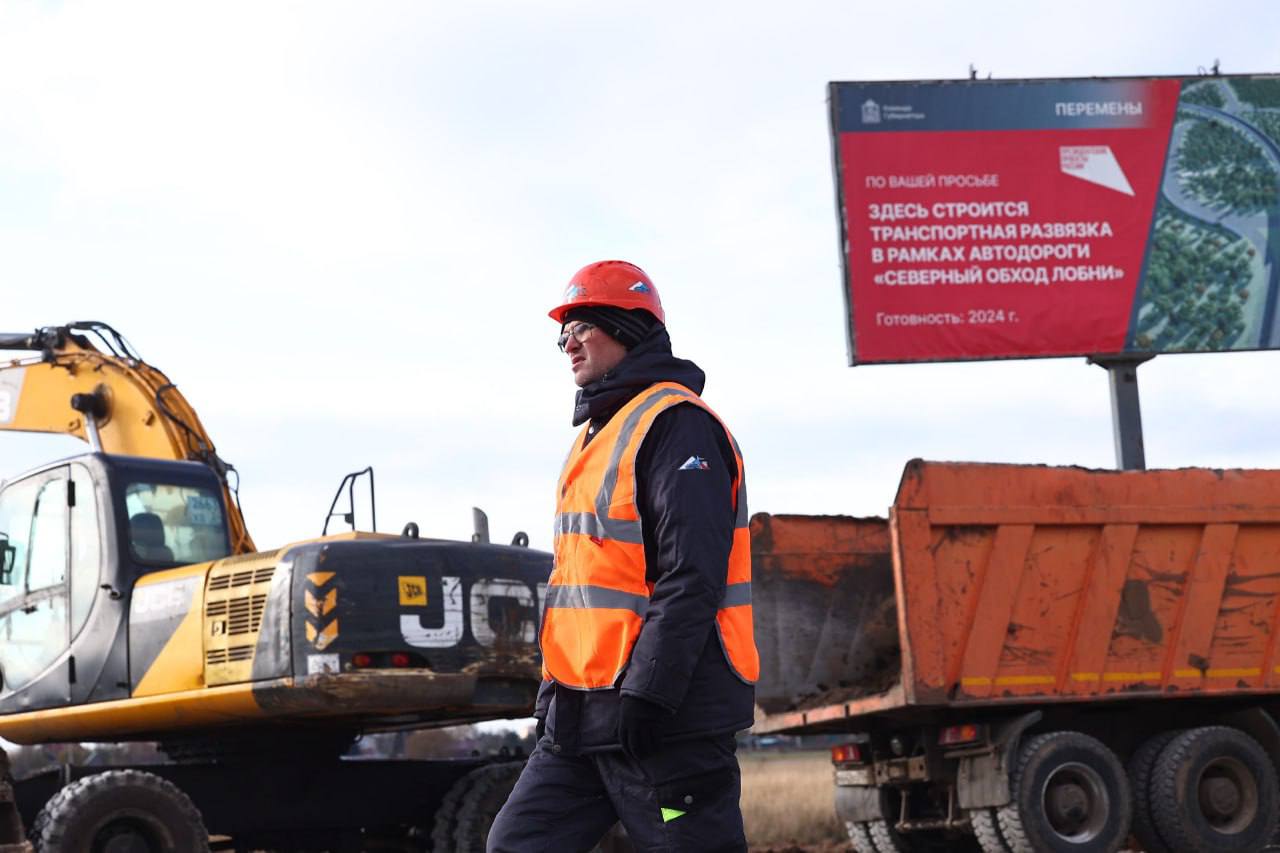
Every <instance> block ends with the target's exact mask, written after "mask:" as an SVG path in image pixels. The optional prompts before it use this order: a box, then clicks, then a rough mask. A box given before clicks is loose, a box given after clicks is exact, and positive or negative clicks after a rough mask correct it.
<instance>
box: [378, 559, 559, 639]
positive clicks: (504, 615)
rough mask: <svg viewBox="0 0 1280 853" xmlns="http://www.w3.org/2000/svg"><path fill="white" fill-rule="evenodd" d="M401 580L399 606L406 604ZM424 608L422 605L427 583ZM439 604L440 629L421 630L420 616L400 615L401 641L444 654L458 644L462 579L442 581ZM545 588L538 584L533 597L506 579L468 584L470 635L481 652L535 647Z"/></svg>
mask: <svg viewBox="0 0 1280 853" xmlns="http://www.w3.org/2000/svg"><path fill="white" fill-rule="evenodd" d="M405 580H406V579H405V578H401V579H400V581H401V583H400V603H401V604H404V594H405V586H404V581H405ZM422 580H423V581H424V590H423V599H424V600H423V603H424V604H425V598H426V591H425V578H424V579H422ZM440 587H441V592H440V600H441V603H442V604H443V609H444V619H443V621H442V624H441V625H440V626H439V627H432V628H428V627H427V626H425V625H423V624H422V615H421V614H418V613H402V614H400V634H401V636H403V637H404V641H405V642H406V643H408V644H409V645H411V646H415V647H417V648H420V649H447V648H450V647H451V646H456V645H458V643H460V642H461V641H462V637H463V634H464V627H463V618H462V612H463V601H462V598H463V590H462V579H461V578H453V577H442V578H441V579H440ZM546 592H547V585H546V584H545V583H540V584H538V586H537V593H536V601H535V592H534V589H533V588H532V587H530V586H529V584H527V583H525V582H524V581H520V580H512V579H510V578H481V579H478V580H476V581H475V582H474V583H472V584H471V590H470V596H469V597H470V601H469V602H468V604H469V607H468V608H467V609H468V610H469V611H470V614H471V635H472V636H473V637H475V639H476V642H477V643H479V644H480V645H482V646H494V645H497V644H498V643H499V642H503V643H534V642H536V641H537V639H538V622H539V620H540V619H541V617H542V609H543V607H544V606H545V602H546V598H547V595H546Z"/></svg>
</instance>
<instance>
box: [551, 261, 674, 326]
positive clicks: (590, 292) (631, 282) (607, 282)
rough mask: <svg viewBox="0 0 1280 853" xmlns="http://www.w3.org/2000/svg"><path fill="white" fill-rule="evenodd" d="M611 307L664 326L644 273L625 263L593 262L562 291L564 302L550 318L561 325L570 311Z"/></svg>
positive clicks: (654, 293) (655, 293) (663, 316)
mask: <svg viewBox="0 0 1280 853" xmlns="http://www.w3.org/2000/svg"><path fill="white" fill-rule="evenodd" d="M586 305H612V306H614V307H615V308H628V309H631V308H643V309H644V310H645V311H648V312H649V313H650V314H652V315H653V316H655V317H657V318H658V322H659V323H663V324H666V322H667V315H666V313H665V312H664V311H663V310H662V302H661V301H660V300H659V299H658V290H657V288H655V287H654V286H653V282H652V281H651V280H650V279H649V276H648V275H647V274H646V273H645V271H644V270H642V269H640V267H638V266H636V265H635V264H629V263H627V262H626V261H596V262H595V263H594V264H587V265H586V266H585V267H583V268H582V269H580V270H578V271H577V272H576V273H574V275H573V278H571V279H569V286H568V287H567V288H565V292H564V302H563V303H562V304H560V305H557V306H556V307H555V308H552V309H551V311H550V316H551V319H552V320H555V321H556V322H557V323H561V324H563V323H564V315H565V314H566V313H568V311H569V310H570V309H571V308H578V307H580V306H586Z"/></svg>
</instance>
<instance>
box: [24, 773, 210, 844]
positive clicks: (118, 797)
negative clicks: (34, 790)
mask: <svg viewBox="0 0 1280 853" xmlns="http://www.w3.org/2000/svg"><path fill="white" fill-rule="evenodd" d="M30 837H31V841H32V843H33V844H34V845H35V848H36V850H38V851H40V853H84V851H99V850H104V851H105V850H127V851H130V853H133V852H134V851H137V853H208V851H209V834H208V833H207V832H205V828H204V821H203V820H201V818H200V812H199V811H198V810H197V809H196V807H195V805H194V804H193V803H192V802H191V799H190V798H189V797H188V796H187V795H186V794H184V793H182V791H180V790H178V789H177V788H176V787H175V786H174V785H173V784H171V783H169V782H167V781H166V780H164V779H161V778H160V777H159V776H155V775H153V774H151V773H143V772H141V771H138V770H111V771H108V772H106V773H98V774H96V775H93V776H86V777H85V778H84V779H80V780H77V781H75V782H72V783H71V784H70V785H68V786H66V787H65V788H63V789H62V790H61V791H59V792H58V793H57V794H55V795H54V797H53V798H52V799H51V800H49V802H48V803H46V804H45V807H44V808H43V809H42V810H41V812H40V814H39V816H38V817H37V818H36V820H35V823H34V824H33V825H32V828H31V836H30Z"/></svg>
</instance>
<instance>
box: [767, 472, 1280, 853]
mask: <svg viewBox="0 0 1280 853" xmlns="http://www.w3.org/2000/svg"><path fill="white" fill-rule="evenodd" d="M752 536H753V559H754V589H755V596H756V603H757V606H756V613H757V626H756V632H757V641H758V643H759V646H760V650H761V658H762V669H763V672H762V678H761V684H760V687H759V691H758V695H759V702H760V706H761V709H762V710H763V711H764V717H763V719H761V720H759V721H758V723H757V725H756V732H757V733H765V732H774V733H843V734H847V735H848V737H847V742H845V743H843V744H842V745H840V746H837V747H835V748H834V749H833V750H832V754H833V760H834V763H835V785H836V787H835V791H836V808H837V812H838V813H839V815H840V817H841V819H842V820H843V821H845V823H846V826H847V828H848V830H849V835H850V838H851V840H852V842H853V845H854V847H855V849H856V850H857V851H859V853H870V851H877V852H878V853H890V851H915V850H935V849H936V850H979V849H980V850H984V851H989V853H1008V851H1015V853H1023V851H1028V852H1029V851H1038V853H1043V851H1075V853H1092V851H1114V850H1118V849H1121V848H1122V847H1124V846H1125V845H1126V843H1127V844H1129V845H1130V846H1131V847H1132V846H1140V847H1141V848H1143V849H1145V850H1147V851H1152V853H1168V851H1206V853H1207V851H1214V853H1217V851H1237V850H1240V851H1242V850H1261V849H1263V848H1264V847H1265V846H1266V845H1267V844H1268V843H1269V842H1270V841H1271V839H1272V837H1273V836H1274V835H1275V833H1276V829H1277V822H1278V821H1280V794H1278V791H1277V780H1276V771H1275V767H1276V765H1277V764H1278V763H1280V727H1277V724H1276V715H1277V714H1278V713H1280V654H1278V652H1280V650H1278V649H1277V639H1278V638H1280V634H1278V631H1277V628H1278V625H1280V471H1250V470H1230V471H1218V470H1204V469H1184V470H1174V471H1127V472H1114V471H1090V470H1084V469H1080V468H1050V467H1040V466H1021V465H986V464H955V463H931V462H922V461H918V460H917V461H913V462H911V463H910V464H909V465H908V466H907V469H906V472H905V474H904V475H903V478H902V483H901V486H900V487H899V489H898V496H897V499H896V500H895V501H894V504H893V506H892V508H891V510H890V514H889V519H888V521H885V520H884V519H879V518H874V519H854V518H845V517H830V516H828V517H818V516H769V515H757V516H756V517H755V518H754V519H753V520H752Z"/></svg>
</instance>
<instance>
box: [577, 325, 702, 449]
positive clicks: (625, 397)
mask: <svg viewBox="0 0 1280 853" xmlns="http://www.w3.org/2000/svg"><path fill="white" fill-rule="evenodd" d="M706 381H707V377H706V374H705V373H703V372H702V369H701V368H699V367H698V365H696V364H694V363H693V362H692V361H688V360H686V359H683V358H676V357H675V356H674V355H672V354H671V336H670V335H668V334H667V329H666V327H665V326H656V327H654V328H653V329H652V330H651V331H650V332H649V334H648V335H646V336H645V338H644V339H643V340H642V341H640V343H638V344H636V345H635V346H634V347H632V348H631V349H630V350H628V351H627V355H626V357H625V358H623V359H622V361H621V362H619V363H618V366H617V367H615V368H614V369H613V370H610V371H609V372H608V373H606V374H605V375H604V376H602V377H600V378H599V379H597V380H596V381H595V382H592V383H590V384H588V385H586V386H584V387H582V388H580V389H578V396H577V398H576V399H575V400H574V406H573V425H574V426H578V425H579V424H582V423H585V422H586V421H588V420H591V421H595V422H597V423H599V424H603V423H604V422H605V421H607V420H609V418H611V417H613V414H614V412H616V411H618V409H620V408H622V407H623V406H624V405H626V403H627V401H629V400H630V399H631V398H632V397H634V396H635V395H637V394H639V393H640V392H641V391H643V390H644V389H646V388H648V387H649V386H650V385H653V384H655V383H658V382H678V383H679V384H681V385H683V386H684V387H686V388H688V389H689V390H690V391H692V392H693V393H695V394H701V393H702V389H703V386H705V385H706Z"/></svg>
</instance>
